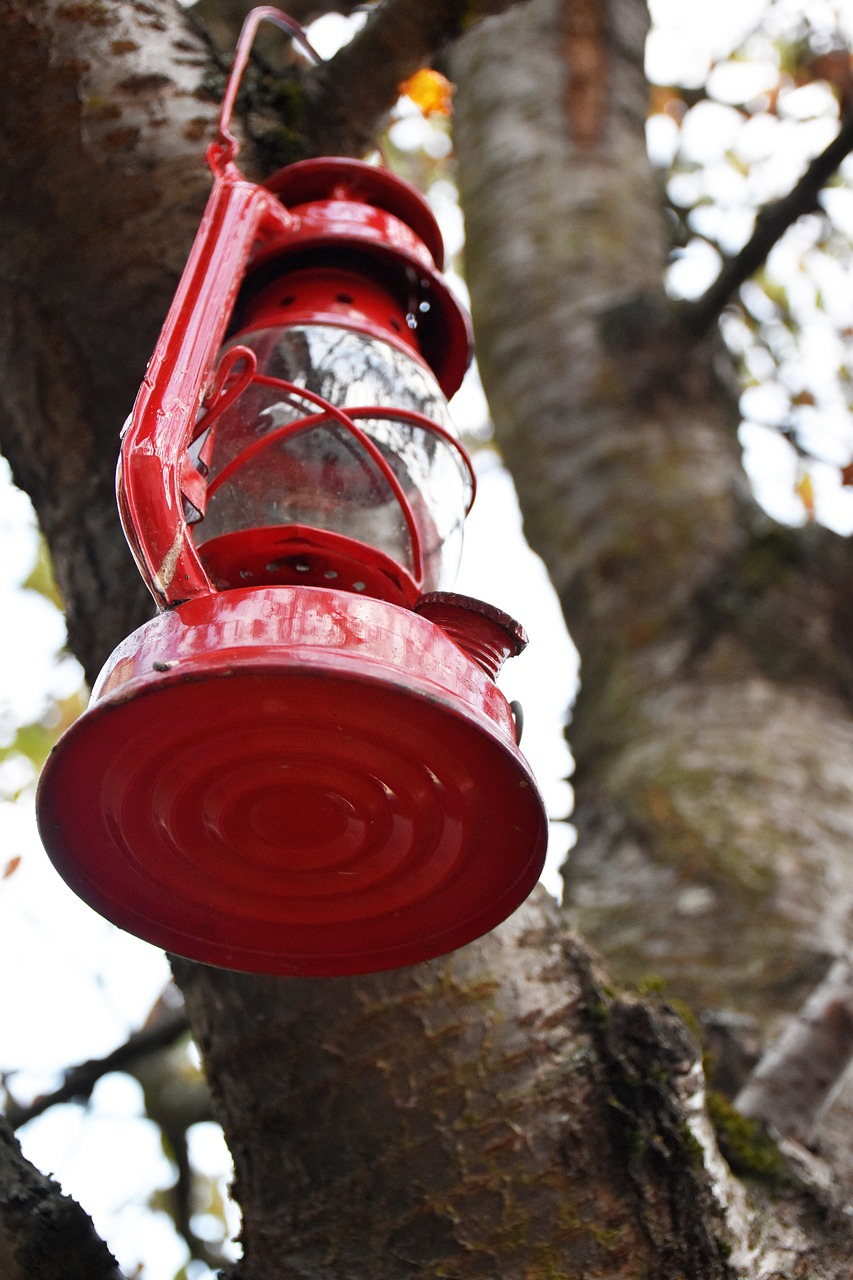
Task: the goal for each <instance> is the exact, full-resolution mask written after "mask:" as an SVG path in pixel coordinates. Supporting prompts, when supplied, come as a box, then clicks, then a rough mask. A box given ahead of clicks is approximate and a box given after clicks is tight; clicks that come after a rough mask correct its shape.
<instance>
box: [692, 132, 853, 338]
mask: <svg viewBox="0 0 853 1280" xmlns="http://www.w3.org/2000/svg"><path fill="white" fill-rule="evenodd" d="M851 150H853V112H851V113H850V114H849V115H847V116H844V117H842V120H841V128H840V129H839V131H838V133H837V134H836V135H835V137H834V138H833V140H832V142H830V144H829V146H828V147H826V148H825V150H823V151H821V153H820V155H818V156H815V158H814V159H813V160H812V162H811V163H810V164H809V166H808V168H807V169H806V171H805V173H804V174H803V176H802V177H801V178H800V180H799V182H797V184H796V186H794V187H793V188H792V189H791V191H790V192H789V193H788V195H786V196H784V197H783V198H782V199H781V200H774V201H772V203H770V204H767V205H765V206H764V208H763V209H761V210H759V213H758V216H757V217H756V219H755V230H754V231H753V233H752V236H751V238H750V239H749V240H748V241H747V243H746V244H745V245H744V247H743V248H742V249H741V251H740V253H738V254H737V255H736V256H735V257H734V258H730V259H729V261H728V262H727V263H726V264H725V266H724V267H723V269H722V271H721V272H720V274H719V275H718V276H717V278H716V280H715V281H714V283H713V284H712V285H711V287H710V288H709V289H708V290H707V291H706V292H705V293H704V294H703V295H702V297H701V298H698V299H697V300H696V301H695V302H692V303H688V304H687V305H686V306H685V307H684V309H683V312H682V316H683V322H684V324H685V326H686V327H687V328H688V330H689V331H690V332H691V333H694V334H699V333H703V332H704V331H705V330H706V329H708V328H710V326H711V325H712V324H713V323H714V321H715V320H716V319H717V317H718V316H719V314H720V312H721V311H722V310H723V307H725V305H726V304H727V303H728V302H730V301H731V299H732V298H733V297H734V295H735V294H736V293H737V291H738V289H739V288H740V286H741V285H742V284H743V283H744V281H746V280H748V279H749V277H750V276H751V275H754V274H755V272H756V271H757V270H758V268H759V267H760V266H762V264H763V263H764V262H765V261H766V260H767V255H768V254H769V253H770V250H771V249H772V248H773V246H774V245H775V244H776V243H777V242H778V241H779V240H781V238H782V236H783V235H784V233H785V232H786V231H787V230H788V228H789V227H790V226H793V224H794V223H795V222H796V221H797V219H798V218H800V217H802V215H803V214H806V213H813V212H814V210H815V209H817V208H818V207H819V206H818V203H817V198H818V196H819V194H820V192H821V190H822V189H823V187H825V186H826V183H827V182H828V181H829V179H830V178H831V177H832V175H833V174H834V173H835V171H836V169H837V168H838V166H839V165H840V164H841V161H842V160H843V159H844V158H845V156H847V155H848V154H849V153H850V151H851Z"/></svg>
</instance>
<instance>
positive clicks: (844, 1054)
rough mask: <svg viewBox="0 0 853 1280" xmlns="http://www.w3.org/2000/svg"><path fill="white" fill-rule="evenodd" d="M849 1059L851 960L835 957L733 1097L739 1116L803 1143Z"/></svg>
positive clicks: (852, 1054) (852, 1055) (852, 1056)
mask: <svg viewBox="0 0 853 1280" xmlns="http://www.w3.org/2000/svg"><path fill="white" fill-rule="evenodd" d="M851 1060H853V961H851V960H850V958H849V957H844V958H842V959H840V960H837V961H836V962H835V964H833V965H832V967H831V969H830V970H829V972H828V973H827V975H826V977H825V978H824V980H823V982H821V984H820V986H818V987H817V988H816V989H815V990H814V991H813V992H812V994H811V995H810V996H809V998H808V1000H807V1001H806V1003H805V1004H804V1005H803V1007H802V1009H801V1010H800V1011H799V1013H798V1014H797V1015H796V1017H795V1018H794V1019H793V1020H792V1021H791V1023H790V1024H789V1025H788V1027H787V1028H786V1030H785V1031H784V1033H783V1034H782V1035H781V1036H780V1038H779V1039H778V1040H777V1041H776V1043H775V1044H773V1045H772V1046H771V1048H770V1049H769V1051H768V1052H767V1053H766V1054H765V1055H764V1057H763V1058H762V1059H761V1061H760V1062H759V1064H758V1066H757V1067H756V1068H755V1071H754V1072H753V1073H752V1075H751V1076H750V1078H749V1080H748V1081H747V1083H746V1084H745V1085H744V1087H743V1089H741V1091H740V1093H739V1094H738V1096H737V1098H736V1099H735V1107H736V1108H737V1110H738V1111H740V1112H741V1114H742V1115H745V1116H749V1117H750V1118H751V1119H753V1120H761V1121H762V1122H763V1123H764V1124H766V1125H768V1127H770V1128H771V1129H772V1130H773V1131H774V1133H776V1134H778V1135H779V1136H780V1137H783V1138H794V1139H796V1140H797V1141H798V1142H805V1141H806V1140H807V1138H808V1136H809V1133H810V1132H811V1130H812V1129H813V1127H814V1125H815V1122H816V1121H817V1119H818V1118H819V1116H820V1113H821V1112H822V1111H823V1110H825V1109H826V1107H827V1105H828V1104H829V1102H830V1101H831V1100H832V1097H833V1096H834V1093H835V1090H836V1087H837V1086H838V1085H839V1083H840V1082H841V1080H842V1078H843V1076H844V1073H845V1072H846V1070H847V1068H848V1066H849V1065H850V1062H851Z"/></svg>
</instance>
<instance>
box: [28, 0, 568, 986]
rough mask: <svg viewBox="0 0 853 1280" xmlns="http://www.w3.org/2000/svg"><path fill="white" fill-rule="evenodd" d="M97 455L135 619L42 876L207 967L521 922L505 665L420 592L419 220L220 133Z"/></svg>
mask: <svg viewBox="0 0 853 1280" xmlns="http://www.w3.org/2000/svg"><path fill="white" fill-rule="evenodd" d="M263 18H268V19H272V20H273V21H278V22H281V23H284V24H287V23H288V22H289V20H287V19H284V18H283V15H279V14H278V13H277V11H276V10H269V9H260V10H255V11H254V12H253V14H251V15H250V17H249V19H248V20H247V23H246V26H245V28H244V32H243V35H242V36H241V40H240V44H239V45H238V51H237V55H236V57H235V64H234V68H233V69H232V73H231V78H230V80H229V85H228V89H227V91H226V95H225V99H224V101H223V107H222V116H221V120H220V130H219V136H218V140H217V141H216V142H215V143H214V144H213V146H212V147H211V148H210V150H209V152H208V160H209V163H210V167H211V169H212V172H213V177H214V185H213V192H212V194H211V197H210V202H209V204H208V208H207V211H206V213H205V215H204V219H203V221H202V225H201V228H200V230H199V232H198V235H197V237H196V241H195V244H194V246H193V249H192V253H191V255H190V259H189V262H188V264H187V267H186V269H185V271H184V275H183V278H182V280H181V283H180V286H179V288H178V292H177V295H176V297H175V300H174V302H173V304H172V307H171V309H170V311H169V315H168V317H167V319H166V323H165V325H164V328H163V331H162V333H161V336H160V339H159V341H158V343H157V347H156V349H155V351H154V355H153V357H152V359H151V362H150V364H149V368H148V371H147V373H146V377H145V380H144V382H143V385H142V388H141V389H140V392H139V395H138V397H137V401H136V405H135V407H134V410H133V414H132V416H131V418H130V420H129V422H128V424H127V427H126V429H125V432H124V435H123V441H122V453H121V463H120V467H119V479H118V496H119V507H120V510H121V515H122V520H123V523H124V527H125V531H126V533H127V537H128V540H129V542H130V545H131V547H132V549H133V551H134V555H135V557H136V560H137V563H138V565H139V569H140V572H141V573H142V575H143V577H144V578H145V581H146V583H147V584H148V586H149V588H150V589H151V591H152V594H153V595H154V597H155V599H156V601H157V603H158V606H159V607H160V609H161V612H160V613H159V614H158V616H156V617H155V618H153V619H152V620H151V621H150V622H148V623H146V624H145V625H144V626H142V627H141V628H140V629H139V630H138V631H136V632H134V634H133V635H131V636H130V637H128V639H127V640H125V641H124V643H123V644H121V645H120V646H119V647H118V649H117V650H116V651H115V653H114V654H113V655H112V656H111V658H110V659H109V661H108V662H107V665H106V667H105V668H104V670H103V672H102V673H101V676H100V678H99V680H98V682H97V684H96V686H95V689H94V691H93V694H92V701H91V705H90V708H89V710H88V711H87V712H86V713H85V715H84V716H83V717H81V719H80V720H79V721H78V722H77V724H75V725H74V726H73V727H72V728H71V729H70V730H69V732H68V733H66V734H65V736H64V737H63V738H62V739H61V741H60V742H59V744H58V745H57V747H56V748H55V750H54V751H53V753H52V754H51V757H50V759H49V761H48V763H47V765H46V768H45V771H44V774H43V776H42V780H41V784H40V788H39V796H38V813H39V826H40V830H41V834H42V838H43V841H44V844H45V847H46V848H47V851H48V853H49V855H50V857H51V859H52V860H53V862H54V864H55V866H56V867H57V869H58V871H59V872H60V874H61V875H62V876H63V877H64V878H65V880H66V881H67V882H68V884H69V885H70V886H71V887H72V888H73V889H74V890H75V892H76V893H78V894H79V895H80V897H82V898H83V899H85V901H87V902H88V903H90V905H91V906H93V907H94V908H95V909H96V910H97V911H99V912H101V914H103V915H104V916H106V917H107V918H108V919H110V920H112V921H114V922H115V923H116V924H118V925H120V926H121V927H123V928H125V929H127V930H129V931H130V932H131V933H135V934H137V935H139V936H140V937H143V938H146V939H147V940H148V941H150V942H153V943H155V944H157V945H159V946H161V947H164V948H165V949H167V950H170V951H174V952H176V953H178V954H180V955H184V956H188V957H190V958H192V959H196V960H200V961H203V962H205V963H208V964H214V965H220V966H223V967H226V968H233V969H243V970H249V971H253V972H261V973H274V974H306V975H307V974H313V975H322V974H345V973H358V972H370V971H372V970H378V969H386V968H393V967H396V966H399V965H405V964H411V963H415V962H417V961H421V960H424V959H427V958H429V957H432V956H435V955H439V954H442V953H444V952H447V951H450V950H453V949H454V948H456V947H458V946H461V945H462V944H463V943H466V942H469V941H471V940H472V939H474V938H476V937H478V936H480V935H481V934H483V933H485V932H486V931H488V930H489V929H491V928H493V927H494V926H495V925H496V924H498V923H499V922H500V921H501V920H503V919H504V918H505V917H506V916H507V915H509V914H510V913H511V912H512V911H513V910H514V909H515V908H516V907H517V906H518V905H519V904H520V903H521V902H522V901H523V899H524V898H525V897H526V896H527V894H528V893H529V892H530V890H531V888H532V887H533V885H534V884H535V882H536V880H537V879H538V876H539V873H540V871H541V868H542V863H543V859H544V850H545V843H546V833H547V820H546V816H545V811H544V807H543V804H542V801H541V798H540V796H539V793H538V791H537V788H536V785H535V782H534V779H533V777H532V775H531V772H530V770H529V767H528V765H527V763H526V761H525V760H524V758H523V757H522V755H521V754H520V752H519V750H518V747H517V743H516V733H515V724H514V720H513V715H512V713H511V710H510V707H509V706H508V704H507V702H506V701H505V699H504V697H503V695H502V694H501V693H500V692H499V690H498V688H497V686H496V684H495V677H496V675H497V673H498V671H499V669H500V666H501V665H502V663H503V661H504V659H505V658H506V657H509V656H511V655H513V654H516V653H518V652H520V650H521V649H522V648H523V646H524V644H525V639H524V635H523V632H522V630H521V628H520V627H519V626H518V625H517V624H516V623H514V622H513V621H512V619H510V618H508V617H507V616H506V615H505V614H502V613H501V612H500V611H499V610H496V609H494V608H492V607H491V606H489V605H486V604H482V603H481V602H479V601H475V600H470V599H468V598H467V597H461V596H456V595H452V594H449V593H447V592H446V591H444V590H443V588H444V587H446V586H447V585H448V584H449V582H450V581H451V580H452V575H453V572H454V571H455V568H456V562H457V560H458V555H459V549H460V543H461V532H462V523H463V520H464V516H465V514H466V512H467V509H468V507H469V506H470V503H471V501H472V499H473V492H474V481H473V472H472V470H471V466H470V462H469V460H468V458H467V455H466V454H465V451H464V449H463V448H462V446H461V444H460V443H459V441H458V439H457V437H456V434H455V432H454V429H453V426H452V424H451V422H450V419H449V417H448V414H447V407H446V396H448V395H450V394H452V393H453V391H455V390H456V389H457V387H458V386H459V383H460V381H461V379H462V375H463V373H464V371H465V368H466V365H467V362H468V351H469V341H468V322H467V318H466V316H465V314H464V312H463V311H462V309H461V308H460V306H459V304H458V303H457V302H456V301H455V300H454V298H453V296H452V294H451V293H450V291H449V290H448V288H447V286H446V285H445V283H444V282H443V280H442V278H441V276H440V274H439V270H440V267H441V258H442V244H441V236H440V233H439V230H438V227H437V225H436V223H435V220H434V218H433V216H432V214H431V212H430V211H429V208H428V206H427V205H426V204H425V202H424V201H423V199H422V198H421V196H420V195H419V194H418V193H417V192H416V191H415V190H414V188H412V187H410V186H409V185H408V184H406V183H404V182H402V181H401V180H400V179H398V178H396V177H394V176H393V175H392V174H390V173H388V172H386V171H385V170H383V169H379V168H375V167H372V166H370V165H367V164H363V163H361V162H358V161H354V160H341V159H324V160H316V161H306V162H304V163H301V164H296V165H293V166H291V167H289V168H287V169H285V170H283V171H282V172H281V173H279V174H277V175H275V176H274V177H273V178H271V179H270V180H269V181H267V182H266V183H265V184H263V185H256V184H255V183H252V182H249V181H247V180H246V178H244V177H243V176H242V174H241V173H240V171H239V170H238V169H237V167H236V165H235V164H234V156H235V154H236V150H237V146H236V142H235V140H234V139H233V137H232V136H231V134H230V133H229V130H228V123H229V119H230V113H231V109H232V105H233V101H234V97H235V94H236V88H237V83H238V81H239V77H240V75H241V73H242V70H243V67H244V65H245V62H246V59H247V57H248V51H249V46H250V44H251V41H252V38H253V36H254V32H255V29H256V27H257V25H258V23H259V22H260V21H261V19H263Z"/></svg>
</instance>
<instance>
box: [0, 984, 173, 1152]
mask: <svg viewBox="0 0 853 1280" xmlns="http://www.w3.org/2000/svg"><path fill="white" fill-rule="evenodd" d="M187 1030H188V1023H187V1017H186V1014H185V1013H184V1011H183V1009H180V1010H175V1011H174V1012H172V1011H170V1012H168V1013H164V1014H163V1015H162V1017H161V1018H160V1019H158V1021H157V1022H156V1023H154V1024H153V1025H152V1026H147V1027H143V1028H142V1030H141V1031H134V1032H133V1034H132V1035H130V1036H128V1038H127V1040H125V1042H124V1044H120V1045H119V1046H118V1048H116V1049H113V1050H112V1052H111V1053H108V1054H106V1056H105V1057H103V1058H90V1059H89V1061H88V1062H81V1063H79V1064H78V1065H77V1066H75V1067H69V1068H68V1070H67V1071H66V1072H65V1074H64V1076H63V1080H62V1084H61V1085H60V1086H59V1088H58V1089H54V1091H53V1092H52V1093H45V1094H42V1096H41V1097H39V1098H34V1099H33V1101H32V1102H30V1103H28V1104H27V1105H26V1106H24V1105H22V1104H20V1103H18V1102H16V1101H15V1100H14V1099H13V1098H10V1100H9V1104H8V1106H7V1107H6V1119H7V1120H8V1122H9V1124H10V1125H11V1126H12V1128H13V1129H19V1128H20V1127H21V1125H23V1124H26V1123H27V1121H28V1120H34V1119H35V1118H36V1116H40V1115H42V1114H43V1113H44V1112H45V1111H47V1110H49V1108H50V1107H55V1106H57V1105H58V1104H59V1103H61V1102H73V1101H85V1099H87V1098H88V1097H89V1096H90V1094H91V1092H92V1090H93V1089H94V1087H95V1085H96V1084H97V1083H98V1081H99V1080H100V1079H101V1077H102V1076H105V1075H109V1073H110V1072H111V1071H121V1070H122V1069H123V1068H125V1067H128V1066H130V1065H131V1064H132V1063H134V1062H137V1061H138V1060H139V1059H140V1058H143V1057H145V1056H146V1055H147V1054H149V1053H154V1052H156V1051H157V1050H158V1049H166V1048H168V1046H169V1045H171V1044H174V1042H175V1041H176V1040H177V1039H178V1037H179V1036H181V1035H183V1034H184V1032H186V1031H187Z"/></svg>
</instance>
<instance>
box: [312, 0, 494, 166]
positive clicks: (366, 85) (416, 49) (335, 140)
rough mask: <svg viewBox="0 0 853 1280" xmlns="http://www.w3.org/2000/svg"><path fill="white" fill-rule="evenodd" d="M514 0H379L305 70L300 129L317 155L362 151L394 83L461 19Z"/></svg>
mask: <svg viewBox="0 0 853 1280" xmlns="http://www.w3.org/2000/svg"><path fill="white" fill-rule="evenodd" d="M516 3H518V0H479V2H477V0H475V3H473V4H472V3H470V0H431V2H430V3H429V4H425V3H424V0H383V3H381V4H380V5H379V6H378V7H377V9H376V10H375V12H374V13H373V14H372V15H371V17H370V19H369V21H368V22H367V24H366V25H365V26H364V28H363V29H362V30H361V31H360V32H359V33H358V34H357V35H356V36H355V37H354V38H353V39H352V40H351V41H350V43H349V44H348V45H346V46H345V47H344V48H343V49H341V51H340V52H339V53H338V54H336V55H335V57H334V58H331V59H330V60H329V61H328V62H326V63H323V64H322V65H321V66H319V67H316V68H315V69H314V70H313V71H312V72H311V73H310V75H309V76H308V78H307V80H306V84H305V93H306V111H305V118H306V129H307V135H306V136H307V140H308V146H309V150H310V151H312V152H313V153H315V154H317V155H323V154H333V153H335V152H339V153H342V154H344V155H354V156H360V155H363V154H364V153H365V152H366V151H369V150H370V149H371V147H373V146H375V143H376V132H377V126H378V124H379V123H380V122H381V121H382V120H383V118H384V117H385V115H386V114H387V112H388V111H390V110H391V107H392V106H393V105H394V103H395V102H396V100H397V98H398V96H399V85H400V84H401V82H402V81H403V80H406V79H408V77H409V76H411V75H413V74H414V73H415V72H416V71H418V70H419V69H420V68H421V67H423V66H425V65H427V64H428V63H429V62H430V61H431V60H433V59H434V58H435V56H436V54H437V53H438V52H439V51H440V50H441V49H443V48H444V46H445V45H447V44H448V43H449V42H450V41H451V40H453V39H454V38H455V37H456V36H458V35H459V34H460V33H461V32H462V30H463V28H464V27H466V26H468V25H470V24H471V23H472V22H473V21H476V20H478V19H479V18H481V17H485V16H487V15H489V14H494V13H498V12H500V11H502V10H504V9H509V8H511V7H512V6H513V5H514V4H516Z"/></svg>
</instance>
